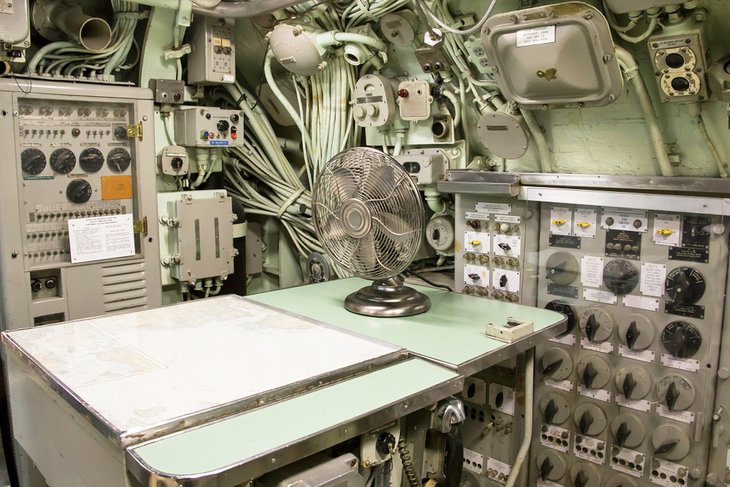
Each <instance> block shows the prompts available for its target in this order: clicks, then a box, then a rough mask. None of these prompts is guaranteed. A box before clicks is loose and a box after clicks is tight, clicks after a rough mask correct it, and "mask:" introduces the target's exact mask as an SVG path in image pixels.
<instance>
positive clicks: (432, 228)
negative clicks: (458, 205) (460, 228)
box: [426, 215, 454, 252]
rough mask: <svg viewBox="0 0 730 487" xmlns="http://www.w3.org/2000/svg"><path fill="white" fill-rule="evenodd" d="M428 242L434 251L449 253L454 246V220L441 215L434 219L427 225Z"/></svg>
mask: <svg viewBox="0 0 730 487" xmlns="http://www.w3.org/2000/svg"><path fill="white" fill-rule="evenodd" d="M426 240H428V244H429V245H430V246H431V247H433V249H434V250H438V251H441V252H445V251H448V250H449V249H451V248H452V247H453V245H454V218H453V217H451V216H448V215H441V216H437V217H435V218H432V219H431V221H429V222H428V225H426Z"/></svg>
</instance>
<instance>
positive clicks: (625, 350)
mask: <svg viewBox="0 0 730 487" xmlns="http://www.w3.org/2000/svg"><path fill="white" fill-rule="evenodd" d="M618 354H619V355H620V356H621V357H626V358H632V359H634V360H639V361H641V362H646V363H652V362H653V361H654V357H655V356H656V355H655V354H654V352H652V351H651V350H631V349H630V348H629V347H627V346H626V345H619V346H618Z"/></svg>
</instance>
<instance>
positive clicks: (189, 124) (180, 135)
mask: <svg viewBox="0 0 730 487" xmlns="http://www.w3.org/2000/svg"><path fill="white" fill-rule="evenodd" d="M242 134H243V114H242V113H241V112H240V111H238V110H224V109H222V108H215V107H195V108H187V109H183V110H177V111H176V112H175V139H176V141H177V143H178V144H179V145H181V146H185V147H221V146H223V147H240V146H241V145H243V139H241V138H239V137H240V136H241V135H242Z"/></svg>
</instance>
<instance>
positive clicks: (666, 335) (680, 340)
mask: <svg viewBox="0 0 730 487" xmlns="http://www.w3.org/2000/svg"><path fill="white" fill-rule="evenodd" d="M662 345H664V348H666V349H667V352H669V353H671V354H672V355H673V356H675V357H677V358H689V357H692V356H693V355H694V354H695V353H697V351H698V350H699V349H700V346H701V345H702V334H701V333H700V330H698V329H697V327H696V326H694V325H692V324H690V323H687V322H686V321H673V322H671V323H669V324H668V325H667V326H665V327H664V330H663V331H662Z"/></svg>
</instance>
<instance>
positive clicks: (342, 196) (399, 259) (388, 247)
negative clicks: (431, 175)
mask: <svg viewBox="0 0 730 487" xmlns="http://www.w3.org/2000/svg"><path fill="white" fill-rule="evenodd" d="M312 208H313V215H314V228H315V231H316V232H317V237H318V238H319V240H320V241H321V242H322V246H323V247H324V249H325V251H326V252H327V253H328V254H329V256H330V257H331V258H332V259H333V260H335V261H337V262H339V263H340V265H342V266H343V267H345V268H346V269H347V270H349V271H351V272H352V273H354V274H356V275H357V276H359V277H362V278H364V279H371V280H373V281H374V282H373V284H372V285H370V286H367V287H364V288H362V289H360V290H359V291H356V292H354V293H352V294H350V295H349V296H348V297H347V299H345V308H346V309H347V310H348V311H351V312H353V313H357V314H361V315H368V316H389V317H394V316H411V315H415V314H419V313H423V312H425V311H428V309H429V308H430V307H431V300H430V299H429V298H428V297H427V296H425V295H423V294H422V293H419V292H418V291H416V290H415V289H412V288H409V287H406V286H404V285H403V279H402V278H401V277H400V276H399V274H400V273H401V272H403V270H405V268H406V267H408V264H410V263H411V261H412V260H413V257H414V256H415V254H416V252H417V251H418V248H419V246H420V244H421V235H422V233H423V226H424V211H423V203H422V202H421V195H420V193H419V192H418V188H417V187H416V185H415V183H414V182H413V181H412V180H411V177H410V175H409V174H408V173H407V172H406V171H405V169H403V168H402V167H401V166H400V165H399V164H398V163H397V162H396V161H395V159H393V158H392V157H390V156H389V155H387V154H385V153H383V152H380V151H377V150H374V149H369V148H364V147H358V148H354V149H348V150H345V151H343V152H340V153H339V154H337V155H335V156H334V157H333V158H332V159H330V160H329V161H328V162H327V164H326V165H325V167H324V168H323V169H322V172H321V174H320V175H319V178H318V179H317V182H316V183H315V185H314V190H313V192H312Z"/></svg>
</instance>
